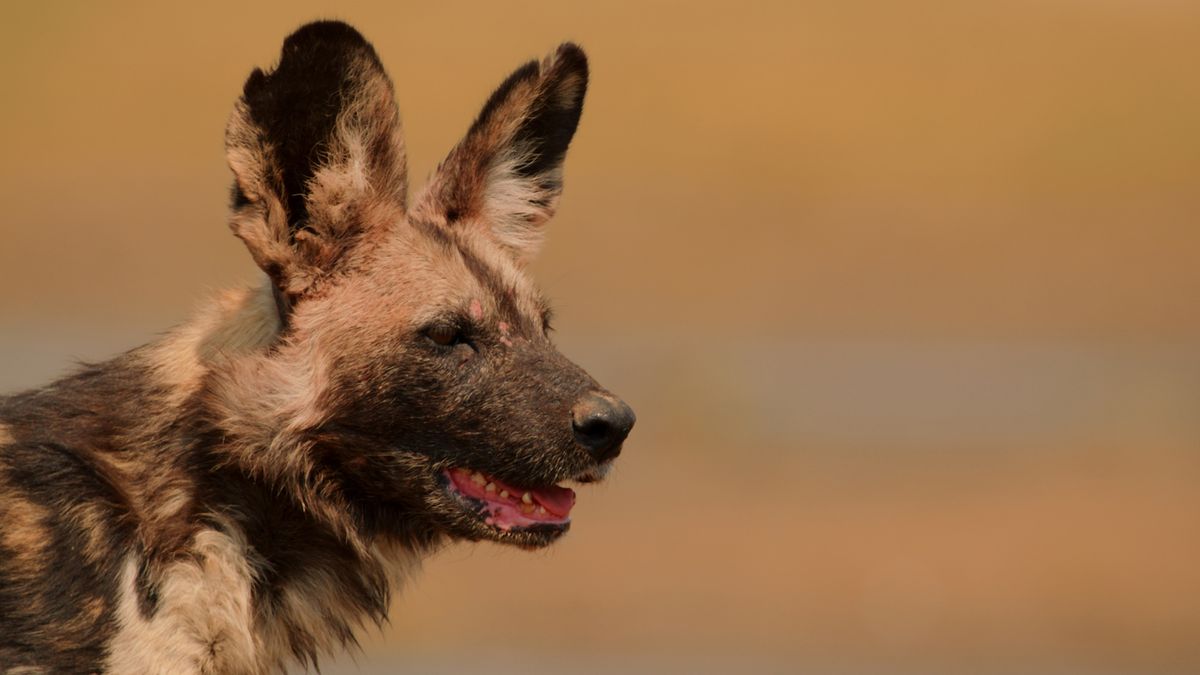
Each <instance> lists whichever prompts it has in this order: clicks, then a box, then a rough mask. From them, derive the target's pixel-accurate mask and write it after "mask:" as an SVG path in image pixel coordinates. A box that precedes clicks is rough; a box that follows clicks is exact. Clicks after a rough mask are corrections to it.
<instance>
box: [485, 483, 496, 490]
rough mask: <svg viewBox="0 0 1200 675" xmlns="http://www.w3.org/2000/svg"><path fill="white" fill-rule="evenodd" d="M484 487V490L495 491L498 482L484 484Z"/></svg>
mask: <svg viewBox="0 0 1200 675" xmlns="http://www.w3.org/2000/svg"><path fill="white" fill-rule="evenodd" d="M483 489H484V490H487V491H488V492H495V491H496V484H495V483H488V484H487V485H485V486H483Z"/></svg>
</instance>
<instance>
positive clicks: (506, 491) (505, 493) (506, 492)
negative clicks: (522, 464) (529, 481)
mask: <svg viewBox="0 0 1200 675" xmlns="http://www.w3.org/2000/svg"><path fill="white" fill-rule="evenodd" d="M500 496H501V497H503V498H504V499H508V490H501V491H500Z"/></svg>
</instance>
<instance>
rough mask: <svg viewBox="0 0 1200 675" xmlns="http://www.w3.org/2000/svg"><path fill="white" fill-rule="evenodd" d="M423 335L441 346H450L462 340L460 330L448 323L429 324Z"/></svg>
mask: <svg viewBox="0 0 1200 675" xmlns="http://www.w3.org/2000/svg"><path fill="white" fill-rule="evenodd" d="M425 337H427V338H429V339H430V340H432V341H433V343H434V344H437V345H441V346H443V347H452V346H454V345H456V344H458V343H460V342H462V341H463V335H462V331H460V330H458V328H457V327H456V326H451V325H448V324H439V325H437V326H430V327H429V328H427V329H425Z"/></svg>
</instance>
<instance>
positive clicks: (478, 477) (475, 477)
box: [471, 471, 487, 485]
mask: <svg viewBox="0 0 1200 675" xmlns="http://www.w3.org/2000/svg"><path fill="white" fill-rule="evenodd" d="M471 482H472V483H474V484H476V485H483V484H484V483H486V482H487V480H486V479H485V478H484V477H483V474H481V473H479V472H478V471H476V472H475V473H473V474H471Z"/></svg>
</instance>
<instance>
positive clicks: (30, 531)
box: [0, 443, 50, 577]
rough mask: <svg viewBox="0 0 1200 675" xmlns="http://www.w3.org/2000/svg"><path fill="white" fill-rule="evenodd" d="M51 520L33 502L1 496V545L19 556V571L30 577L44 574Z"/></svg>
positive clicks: (14, 496)
mask: <svg viewBox="0 0 1200 675" xmlns="http://www.w3.org/2000/svg"><path fill="white" fill-rule="evenodd" d="M0 445H2V443H0ZM49 517H50V514H49V513H47V512H46V510H45V509H44V508H42V507H41V506H39V505H37V504H35V503H33V502H31V501H28V500H26V499H22V498H21V497H18V496H16V495H0V543H2V544H3V545H4V549H5V550H6V551H12V554H13V555H15V556H17V558H18V560H19V562H20V566H19V568H20V569H22V570H24V572H25V573H26V574H27V575H29V576H30V577H36V576H40V575H41V574H42V573H43V572H44V567H45V559H44V555H45V550H46V542H47V541H48V537H49V534H50V532H49V531H48V530H47V529H46V525H45V523H46V519H47V518H49Z"/></svg>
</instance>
